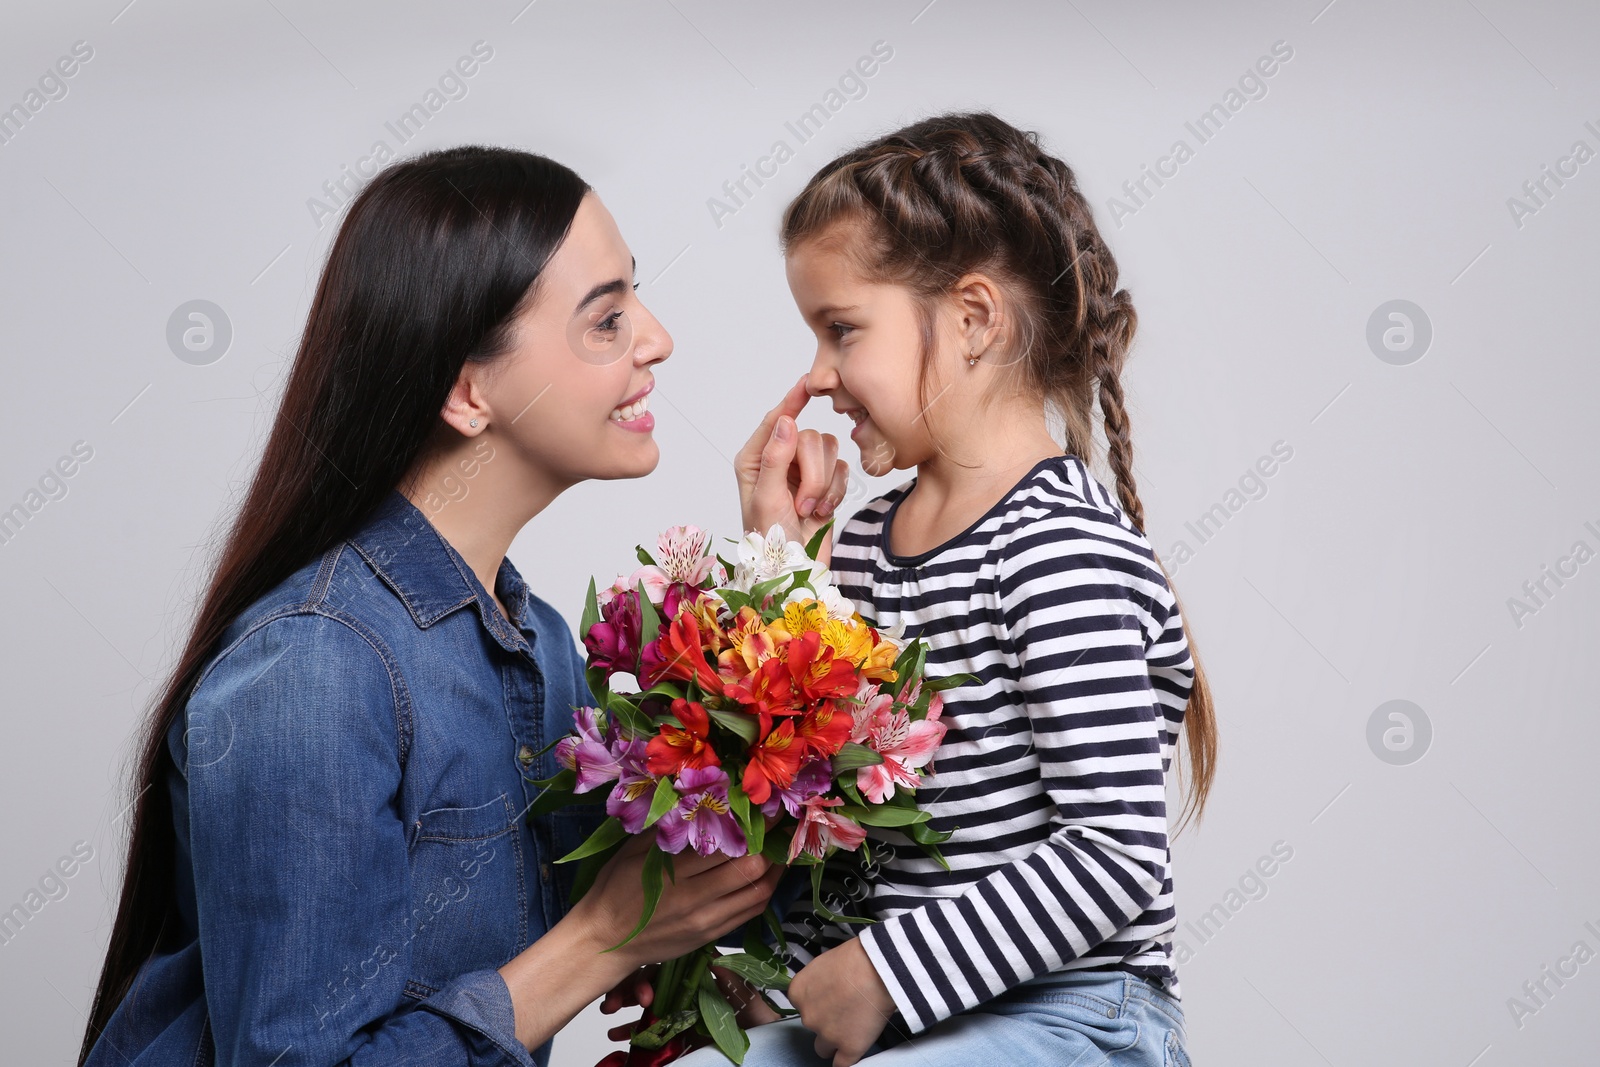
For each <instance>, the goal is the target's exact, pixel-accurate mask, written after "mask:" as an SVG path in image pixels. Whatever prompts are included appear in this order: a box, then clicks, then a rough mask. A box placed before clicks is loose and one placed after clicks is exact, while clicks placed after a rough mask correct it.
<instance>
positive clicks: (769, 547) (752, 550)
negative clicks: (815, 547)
mask: <svg viewBox="0 0 1600 1067" xmlns="http://www.w3.org/2000/svg"><path fill="white" fill-rule="evenodd" d="M811 566H812V559H811V557H810V556H808V555H806V547H805V546H804V545H802V544H801V543H800V542H799V541H791V540H789V537H788V535H787V534H785V533H784V532H783V527H782V526H780V525H778V524H776V523H774V524H773V526H772V529H770V530H768V531H767V533H766V536H764V537H763V536H762V535H761V534H759V533H756V532H755V531H751V532H750V533H747V534H745V535H744V539H743V540H742V541H740V542H739V561H738V564H737V566H736V567H735V568H734V580H733V586H734V588H736V589H738V590H739V591H740V592H748V591H749V589H750V587H751V586H753V585H756V584H757V583H759V582H766V581H771V580H772V579H774V578H778V577H782V576H783V575H785V574H793V573H794V572H795V571H799V570H805V569H807V568H809V567H811ZM741 582H743V583H745V584H741Z"/></svg>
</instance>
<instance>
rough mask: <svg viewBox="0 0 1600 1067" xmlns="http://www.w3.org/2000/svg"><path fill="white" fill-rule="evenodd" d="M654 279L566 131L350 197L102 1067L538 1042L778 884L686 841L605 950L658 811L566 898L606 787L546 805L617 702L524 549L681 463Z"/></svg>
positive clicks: (142, 895) (143, 851) (117, 983)
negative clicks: (545, 782) (666, 402)
mask: <svg viewBox="0 0 1600 1067" xmlns="http://www.w3.org/2000/svg"><path fill="white" fill-rule="evenodd" d="M632 275H633V266H632V261H631V258H630V256H629V253H628V249H627V246H626V244H625V243H624V242H623V240H622V237H621V235H620V234H619V233H618V231H617V228H616V225H615V223H614V222H613V221H612V219H611V216H610V214H609V213H608V212H607V211H606V209H605V207H604V206H603V205H602V204H601V203H600V201H599V199H598V198H597V197H596V196H595V195H594V194H593V193H592V191H590V190H589V188H588V186H586V185H585V184H584V182H583V181H582V180H581V179H580V178H579V177H578V176H577V175H576V174H574V173H573V172H572V171H570V170H568V169H567V168H565V167H563V166H561V165H559V164H557V163H554V162H552V161H550V160H548V159H545V158H543V157H540V156H535V155H531V154H528V153H524V152H515V151H508V150H498V149H486V148H456V149H451V150H447V151H443V152H436V153H431V154H429V155H427V156H423V157H420V158H417V159H414V160H410V161H407V162H403V163H400V164H398V165H395V166H393V167H391V168H389V169H388V170H386V171H384V172H383V173H381V174H380V175H379V176H378V177H377V178H376V179H374V180H373V181H372V182H371V183H370V184H369V185H368V186H367V187H366V188H365V189H364V190H363V191H362V193H361V194H360V195H359V196H358V197H357V198H356V200H355V201H354V202H353V203H352V204H351V206H350V208H349V212H348V215H347V217H346V218H345V220H344V223H343V225H342V226H341V228H340V232H339V234H338V237H337V238H336V240H335V242H334V245H333V248H332V250H331V251H330V253H329V257H328V261H327V264H326V267H325V269H324V271H323V274H322V278H321V281H320V283H319V285H318V289H317V293H316V296H315V299H314V301H313V303H312V307H311V311H310V315H309V319H308V322H307V325H306V330H305V334H304V337H303V339H302V341H301V344H300V349H299V352H298V354H297V356H296V359H295V362H294V366H293V368H292V370H291V372H290V376H289V382H288V386H287V389H286V391H285V394H284V398H283V401H282V405H281V407H280V409H279V411H278V415H277V419H276V422H275V423H274V425H273V428H272V431H271V435H270V437H269V439H268V442H267V446H266V451H265V454H264V456H263V458H262V460H261V464H260V467H259V469H258V470H257V472H256V476H255V479H254V481H253V482H252V484H251V487H250V490H249V493H248V496H247V498H246V499H245V502H244V504H243V507H242V509H241V510H240V513H239V515H238V518H237V520H236V521H235V523H234V525H233V527H232V531H231V533H230V534H229V537H228V540H227V542H226V544H225V546H224V548H223V551H222V553H221V557H220V560H219V562H218V565H217V568H216V571H215V574H214V576H213V578H212V579H211V583H210V586H209V588H208V589H207V590H206V592H205V595H204V597H203V600H202V606H201V609H200V612H199V615H198V618H197V620H196V623H195V626H194V629H193V632H192V634H191V635H190V637H189V639H188V642H187V644H186V646H185V648H184V651H183V654H182V657H181V658H180V660H179V662H178V664H177V667H176V668H175V670H174V672H173V675H172V678H171V681H170V683H169V685H168V686H167V688H166V689H165V691H164V692H163V693H162V695H161V696H160V698H159V699H158V701H157V702H156V704H155V710H154V714H153V717H152V720H151V722H150V724H149V730H148V732H147V734H146V737H145V742H144V747H143V754H142V759H141V762H140V764H139V769H138V777H137V780H136V782H135V787H136V789H137V790H138V800H137V805H136V807H135V814H134V821H133V833H132V838H131V840H130V843H129V851H128V866H127V873H126V880H125V884H124V886H123V891H122V896H121V900H120V903H119V907H118V912H117V919H116V924H115V927H114V929H113V932H112V937H111V943H110V947H109V950H108V953H107V957H106V961H105V966H104V970H103V972H102V974H101V978H100V983H99V988H98V991H97V993H96V996H95V1002H94V1006H93V1011H92V1015H91V1018H90V1022H89V1027H88V1031H87V1034H86V1036H85V1040H84V1046H83V1052H82V1055H81V1057H80V1064H93V1065H96V1067H98V1065H101V1064H105V1065H115V1067H126V1065H127V1064H136V1065H144V1064H179V1063H181V1064H184V1065H186V1067H187V1065H192V1064H209V1063H219V1064H260V1065H266V1064H273V1065H275V1067H293V1065H300V1064H307V1065H311V1064H314V1065H317V1067H328V1065H332V1064H352V1065H354V1064H377V1063H382V1064H386V1065H387V1064H405V1063H416V1064H430V1065H432V1064H523V1065H526V1064H533V1063H536V1064H540V1065H543V1064H545V1063H546V1062H547V1061H548V1057H549V1052H550V1039H551V1037H552V1035H554V1034H555V1033H556V1032H557V1031H558V1030H560V1029H561V1028H562V1027H563V1026H564V1025H565V1024H566V1023H567V1022H568V1021H570V1020H571V1019H572V1017H573V1016H574V1015H575V1014H576V1013H577V1012H578V1011H580V1010H581V1009H582V1008H583V1007H584V1006H585V1005H587V1004H589V1003H590V1002H592V1001H593V1000H595V999H596V998H598V997H599V996H601V995H602V994H604V993H606V992H607V991H608V990H611V991H613V992H614V994H615V996H614V998H613V999H618V998H623V999H631V1000H634V1001H635V1002H636V1000H637V996H638V993H637V989H638V977H639V973H640V972H639V968H641V967H643V966H646V965H648V964H650V963H653V962H655V961H659V960H662V959H665V958H668V957H671V956H674V955H678V954H681V953H683V952H686V951H688V950H690V949H692V948H694V947H696V946H698V945H700V944H703V943H705V942H706V941H708V940H710V939H712V938H713V937H717V936H720V935H721V934H723V933H725V932H727V931H729V930H731V929H734V928H736V927H737V926H739V925H740V924H742V923H743V922H745V921H747V920H749V919H751V918H752V917H754V916H756V915H758V914H759V913H760V912H761V910H762V909H763V908H764V907H765V905H766V903H767V900H768V897H769V895H770V894H771V892H772V889H773V887H774V885H775V884H776V882H777V880H778V876H779V874H780V873H781V869H780V868H776V867H772V866H771V865H770V864H768V863H767V862H766V861H764V860H762V859H761V858H760V857H746V858H743V859H737V860H728V859H726V858H723V857H707V858H702V857H699V856H694V855H690V854H685V855H683V856H680V857H679V858H678V860H677V863H676V880H675V881H669V882H668V884H667V886H666V888H665V890H664V892H663V893H662V896H661V899H660V902H659V904H658V906H657V908H656V911H655V916H654V918H653V919H652V921H651V922H650V924H649V926H648V927H647V928H646V929H645V930H644V931H643V932H642V933H641V934H640V935H639V936H638V937H636V938H635V939H634V940H633V941H632V942H630V943H629V945H628V946H627V947H626V948H624V949H621V950H618V951H616V952H611V953H602V952H601V950H602V949H604V948H606V947H608V946H610V945H613V944H616V943H617V942H618V941H620V940H622V938H623V937H624V936H626V934H627V932H628V931H629V930H630V929H631V928H632V927H633V925H634V923H635V921H636V920H637V917H638V915H639V914H640V910H641V907H642V891H641V888H640V868H641V864H642V849H641V847H640V846H641V845H642V844H643V839H639V840H636V841H633V842H630V843H629V844H628V845H626V846H625V847H624V848H623V849H622V850H621V851H620V852H619V853H618V854H617V855H616V856H615V857H614V858H613V859H612V860H611V861H610V862H609V863H608V864H607V866H606V867H605V868H604V869H603V870H602V871H601V873H600V874H599V876H598V877H597V879H596V881H595V883H594V885H593V887H592V888H591V889H590V891H589V892H588V893H587V894H586V895H585V896H584V897H583V898H582V900H581V901H579V903H578V904H577V905H576V906H574V907H572V908H571V909H570V910H568V909H567V898H568V891H569V890H570V888H571V881H570V880H571V877H572V876H571V872H570V870H569V869H567V868H566V867H555V866H553V865H552V861H553V860H554V859H555V858H556V857H558V856H560V855H562V854H564V853H566V852H568V851H570V850H571V849H573V848H574V847H576V846H577V845H578V844H579V843H580V842H581V841H582V840H583V839H584V838H585V837H586V836H587V835H588V833H589V831H590V830H591V829H593V827H594V826H595V825H596V824H597V822H598V820H599V819H601V818H603V817H604V813H603V811H601V810H600V809H599V808H598V807H596V806H591V807H586V808H582V809H579V810H578V811H576V812H563V813H559V814H556V815H547V816H543V817H539V818H536V819H533V820H532V821H531V822H530V821H529V820H528V819H526V818H524V816H523V813H524V812H525V811H526V809H527V807H528V805H529V803H530V802H531V801H532V799H533V798H534V796H535V794H536V792H537V790H536V789H535V788H534V787H532V786H531V785H530V784H529V780H530V779H533V778H540V777H545V776H548V775H550V774H552V773H554V771H555V770H556V767H555V764H554V762H553V756H552V755H551V754H550V753H547V752H546V753H543V754H540V753H541V751H542V750H543V749H544V748H545V746H546V745H547V744H548V743H549V742H550V741H551V740H553V739H554V738H555V737H557V736H559V735H561V734H562V733H565V732H566V731H567V729H568V728H569V727H570V725H571V708H572V707H573V705H575V704H582V703H586V702H588V701H589V700H590V699H591V697H590V695H589V693H588V691H587V689H586V687H585V683H584V675H583V661H582V658H581V656H580V655H579V653H578V651H577V649H576V647H575V645H574V642H573V639H572V636H571V634H570V632H569V630H568V629H567V627H566V625H565V624H564V623H563V621H562V619H561V617H560V616H559V615H558V614H557V613H556V612H555V611H554V610H552V609H551V608H550V607H549V606H548V605H547V604H545V603H544V601H542V600H540V599H539V598H537V597H535V596H533V595H532V594H531V593H530V592H529V591H528V589H527V587H526V586H525V585H524V584H523V581H522V579H521V577H520V575H519V574H518V573H517V570H516V568H515V567H514V566H513V565H512V564H511V562H510V561H509V560H508V559H506V558H505V553H506V550H507V548H508V546H509V545H510V544H511V542H512V539H513V538H514V537H515V536H516V534H517V533H518V531H519V530H521V529H522V527H523V526H524V525H525V524H526V523H528V522H529V520H531V519H533V518H534V517H535V516H536V515H538V514H539V513H540V511H542V510H543V509H544V508H545V507H546V506H547V505H548V504H549V503H550V502H551V501H552V500H554V499H555V497H556V496H557V495H559V494H560V493H561V492H562V491H563V490H565V489H567V488H568V487H570V486H572V485H574V484H576V483H577V482H580V481H582V480H584V479H586V478H637V477H641V476H643V475H645V474H647V473H649V472H650V471H651V470H652V469H653V468H654V467H655V465H656V462H657V459H658V451H657V447H656V444H655V442H654V440H653V439H652V437H651V433H650V430H651V427H652V426H653V423H654V420H653V418H652V416H651V415H650V414H649V412H648V405H649V400H648V396H649V393H650V390H651V388H652V386H653V381H654V379H653V368H654V367H655V365H656V364H658V363H660V362H661V361H662V360H665V359H666V358H667V357H668V356H669V355H670V354H671V351H672V342H671V339H670V338H669V337H668V336H667V333H666V331H665V330H663V329H662V328H661V326H660V324H659V323H658V322H656V320H655V319H654V318H653V317H652V316H651V315H650V313H649V312H648V311H647V310H646V309H645V308H644V306H643V305H642V304H641V303H640V302H639V300H638V298H637V297H636V295H635V294H634V291H633V290H634V285H633V283H632ZM815 444H816V442H815V441H809V443H808V448H814V446H815ZM790 451H791V452H792V446H791V449H790ZM830 460H831V457H830ZM832 466H833V464H832V463H831V462H830V464H829V469H830V470H831V469H832ZM787 467H788V464H787V462H785V464H784V469H785V470H787ZM768 484H769V486H770V484H771V479H770V478H769V479H768ZM838 489H839V491H838V492H835V493H833V494H832V499H833V501H834V502H835V503H837V498H838V496H839V495H842V485H841V486H839V487H838ZM808 491H809V489H808ZM777 510H779V511H782V510H784V509H782V508H781V507H780V508H778V509H777ZM807 510H810V509H807ZM788 511H789V514H791V515H793V508H792V505H791V506H790V507H789V509H788Z"/></svg>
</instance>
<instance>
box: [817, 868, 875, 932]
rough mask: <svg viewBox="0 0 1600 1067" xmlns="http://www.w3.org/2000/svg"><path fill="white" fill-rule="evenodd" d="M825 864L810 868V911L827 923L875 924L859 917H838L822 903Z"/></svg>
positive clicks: (838, 915) (870, 920)
mask: <svg viewBox="0 0 1600 1067" xmlns="http://www.w3.org/2000/svg"><path fill="white" fill-rule="evenodd" d="M824 866H825V864H822V863H814V864H812V866H811V910H812V911H814V912H816V913H817V914H818V915H820V916H822V918H823V919H824V920H826V921H827V922H837V923H874V924H875V923H876V922H877V920H876V919H867V918H864V917H862V916H859V915H840V914H839V913H838V912H836V911H834V910H832V909H831V908H829V907H827V906H826V905H824V904H823V903H822V868H823V867H824Z"/></svg>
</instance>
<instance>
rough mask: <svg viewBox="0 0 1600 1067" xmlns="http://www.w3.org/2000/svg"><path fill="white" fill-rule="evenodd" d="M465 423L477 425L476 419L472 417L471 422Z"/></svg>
mask: <svg viewBox="0 0 1600 1067" xmlns="http://www.w3.org/2000/svg"><path fill="white" fill-rule="evenodd" d="M467 425H468V426H476V425H478V420H477V419H473V420H472V421H471V422H469V423H467Z"/></svg>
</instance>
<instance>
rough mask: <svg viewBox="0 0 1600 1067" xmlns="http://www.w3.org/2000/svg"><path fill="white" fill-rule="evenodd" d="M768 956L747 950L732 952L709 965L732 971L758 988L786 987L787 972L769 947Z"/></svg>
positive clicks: (787, 982)
mask: <svg viewBox="0 0 1600 1067" xmlns="http://www.w3.org/2000/svg"><path fill="white" fill-rule="evenodd" d="M763 947H765V946H763ZM768 956H769V957H770V958H769V959H761V958H758V957H756V956H754V955H752V954H751V953H748V952H734V953H730V954H728V955H726V956H718V957H717V958H716V959H714V960H712V961H711V965H712V966H713V967H721V968H722V969H723V970H725V971H732V972H733V973H734V974H736V975H738V976H739V977H740V978H743V979H744V980H745V981H747V982H749V983H750V984H751V985H753V986H755V987H756V988H758V989H788V988H789V972H788V971H786V970H784V969H783V968H782V967H779V966H778V965H777V962H776V961H777V957H776V956H773V955H772V953H771V950H770V949H769V950H768Z"/></svg>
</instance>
